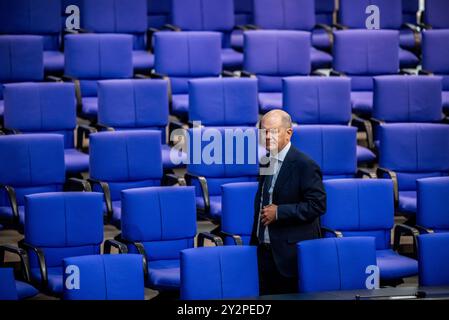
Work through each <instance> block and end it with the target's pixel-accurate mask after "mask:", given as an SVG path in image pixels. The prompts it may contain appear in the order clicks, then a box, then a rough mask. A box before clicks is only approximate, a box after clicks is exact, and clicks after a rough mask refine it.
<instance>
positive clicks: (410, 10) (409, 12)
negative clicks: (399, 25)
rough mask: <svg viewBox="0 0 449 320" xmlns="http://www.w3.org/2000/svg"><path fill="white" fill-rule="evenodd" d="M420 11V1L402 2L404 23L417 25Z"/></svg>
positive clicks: (408, 0) (405, 0) (404, 0)
mask: <svg viewBox="0 0 449 320" xmlns="http://www.w3.org/2000/svg"><path fill="white" fill-rule="evenodd" d="M418 11H419V0H402V22H403V23H412V24H416V23H417V13H418Z"/></svg>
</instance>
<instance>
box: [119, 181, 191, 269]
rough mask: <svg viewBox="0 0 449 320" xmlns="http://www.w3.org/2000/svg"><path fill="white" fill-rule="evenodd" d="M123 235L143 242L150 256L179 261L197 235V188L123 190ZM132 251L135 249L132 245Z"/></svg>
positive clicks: (148, 256) (151, 259)
mask: <svg viewBox="0 0 449 320" xmlns="http://www.w3.org/2000/svg"><path fill="white" fill-rule="evenodd" d="M122 208H123V209H122V237H123V238H124V239H126V240H128V241H133V242H140V243H143V245H144V247H145V250H146V254H147V258H148V259H149V260H150V261H154V260H178V259H179V252H180V251H181V250H183V249H187V248H192V247H193V245H194V243H193V240H194V238H195V235H196V206H195V190H194V188H192V187H153V188H141V189H134V190H125V191H123V192H122ZM129 249H130V251H131V252H135V251H136V249H135V248H134V246H132V245H130V246H129Z"/></svg>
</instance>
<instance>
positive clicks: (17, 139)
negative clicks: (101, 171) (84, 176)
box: [0, 134, 89, 231]
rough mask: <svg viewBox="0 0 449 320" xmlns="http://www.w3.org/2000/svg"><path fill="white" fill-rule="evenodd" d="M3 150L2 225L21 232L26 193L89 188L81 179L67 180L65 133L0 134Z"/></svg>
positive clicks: (0, 176) (0, 181)
mask: <svg viewBox="0 0 449 320" xmlns="http://www.w3.org/2000/svg"><path fill="white" fill-rule="evenodd" d="M0 150H2V152H0V163H2V165H1V166H0V185H1V187H2V189H1V191H0V220H2V224H3V225H5V224H6V225H7V226H11V227H14V228H18V229H19V231H21V229H22V226H23V222H24V215H25V208H24V204H25V200H24V197H25V196H26V195H29V194H34V193H42V192H55V191H62V190H63V189H64V188H65V189H68V188H75V187H76V189H77V190H79V189H81V190H89V186H88V185H87V184H86V183H85V182H83V181H81V180H79V179H75V178H70V179H67V180H66V177H65V165H64V138H63V136H62V135H57V134H33V135H30V134H19V135H7V136H0ZM3 221H5V222H3Z"/></svg>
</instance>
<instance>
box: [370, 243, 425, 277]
mask: <svg viewBox="0 0 449 320" xmlns="http://www.w3.org/2000/svg"><path fill="white" fill-rule="evenodd" d="M376 257H377V266H378V267H379V270H380V278H381V279H382V280H392V279H400V278H406V277H412V276H415V275H417V274H418V261H416V260H414V259H411V258H408V257H404V256H401V255H399V254H398V253H396V252H394V251H393V250H390V249H388V250H377V251H376Z"/></svg>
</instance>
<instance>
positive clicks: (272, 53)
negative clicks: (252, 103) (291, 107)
mask: <svg viewBox="0 0 449 320" xmlns="http://www.w3.org/2000/svg"><path fill="white" fill-rule="evenodd" d="M244 37H245V61H244V70H245V71H246V72H248V73H250V74H253V75H255V76H256V77H257V79H258V80H259V112H260V113H266V112H268V111H270V110H273V109H281V108H282V78H284V77H289V76H305V75H308V74H310V71H311V66H310V47H311V46H310V35H309V34H308V33H307V32H305V31H285V30H282V31H271V30H269V31H265V30H262V31H246V32H245V34H244Z"/></svg>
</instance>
